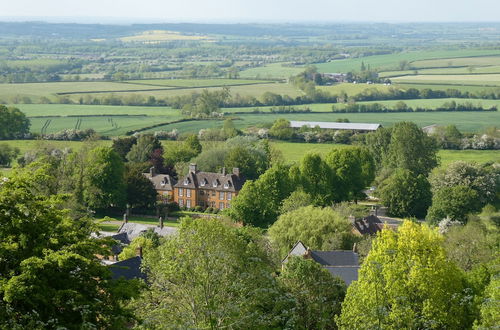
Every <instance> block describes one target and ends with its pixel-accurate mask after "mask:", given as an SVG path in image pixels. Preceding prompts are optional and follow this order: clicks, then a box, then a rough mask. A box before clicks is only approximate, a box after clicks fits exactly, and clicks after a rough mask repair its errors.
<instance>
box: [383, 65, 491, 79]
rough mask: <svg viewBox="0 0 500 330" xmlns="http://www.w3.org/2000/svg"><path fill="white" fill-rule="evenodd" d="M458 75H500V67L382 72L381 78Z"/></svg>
mask: <svg viewBox="0 0 500 330" xmlns="http://www.w3.org/2000/svg"><path fill="white" fill-rule="evenodd" d="M415 72H417V74H421V75H435V74H438V75H456V74H492V73H500V66H498V65H497V66H485V67H460V68H439V69H418V70H406V71H385V72H380V73H379V77H381V78H388V77H397V76H407V75H415Z"/></svg>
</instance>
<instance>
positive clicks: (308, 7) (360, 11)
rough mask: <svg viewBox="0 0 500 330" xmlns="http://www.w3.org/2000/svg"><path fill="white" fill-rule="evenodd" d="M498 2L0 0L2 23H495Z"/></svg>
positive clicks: (424, 0)
mask: <svg viewBox="0 0 500 330" xmlns="http://www.w3.org/2000/svg"><path fill="white" fill-rule="evenodd" d="M498 13H500V0H176V1H173V0H0V20H21V21H22V20H33V19H36V20H44V21H64V22H71V21H75V22H92V23H96V22H97V23H108V22H123V23H132V22H138V23H142V22H210V23H216V22H221V23H224V22H233V23H234V22H242V23H243V22H290V23H293V22H309V23H315V22H316V23H324V22H353V21H358V22H497V21H499V20H500V16H499V15H498Z"/></svg>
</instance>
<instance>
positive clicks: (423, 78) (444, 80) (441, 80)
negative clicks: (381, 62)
mask: <svg viewBox="0 0 500 330" xmlns="http://www.w3.org/2000/svg"><path fill="white" fill-rule="evenodd" d="M391 80H392V81H393V82H394V83H420V84H433V83H434V84H448V85H481V86H500V74H468V75H437V74H436V75H414V76H402V77H394V78H392V79H391Z"/></svg>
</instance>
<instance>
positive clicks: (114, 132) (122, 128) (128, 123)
mask: <svg viewBox="0 0 500 330" xmlns="http://www.w3.org/2000/svg"><path fill="white" fill-rule="evenodd" d="M180 118H181V117H180V116H175V115H172V116H91V117H44V118H33V117H32V118H30V120H31V128H30V130H31V132H33V133H41V129H42V127H44V126H45V125H47V126H46V130H45V133H55V132H59V131H62V130H64V129H82V130H83V129H88V128H92V129H94V130H95V131H96V132H97V133H99V134H102V135H108V136H119V135H125V133H126V132H127V131H130V130H136V129H139V128H143V127H146V126H151V125H155V124H158V123H165V122H170V121H172V120H177V119H180ZM46 123H48V124H46Z"/></svg>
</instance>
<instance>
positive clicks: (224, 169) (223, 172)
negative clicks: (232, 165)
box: [222, 167, 226, 175]
mask: <svg viewBox="0 0 500 330" xmlns="http://www.w3.org/2000/svg"><path fill="white" fill-rule="evenodd" d="M222 175H226V167H223V168H222Z"/></svg>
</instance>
